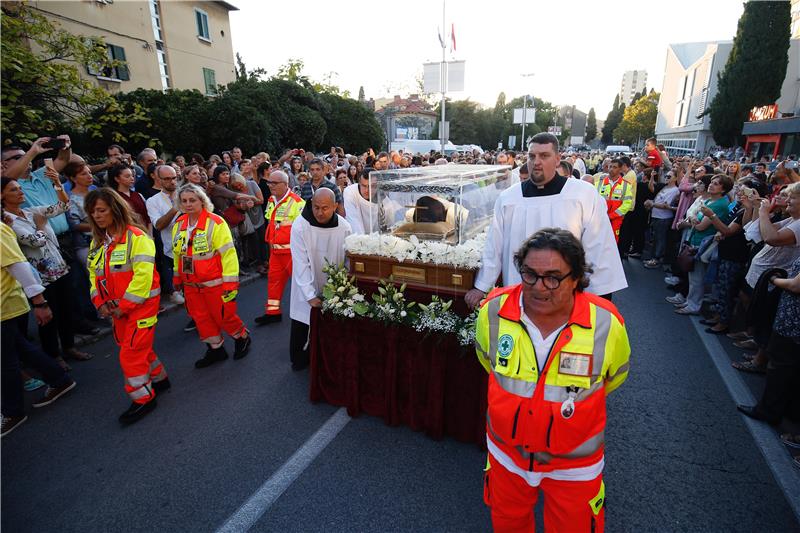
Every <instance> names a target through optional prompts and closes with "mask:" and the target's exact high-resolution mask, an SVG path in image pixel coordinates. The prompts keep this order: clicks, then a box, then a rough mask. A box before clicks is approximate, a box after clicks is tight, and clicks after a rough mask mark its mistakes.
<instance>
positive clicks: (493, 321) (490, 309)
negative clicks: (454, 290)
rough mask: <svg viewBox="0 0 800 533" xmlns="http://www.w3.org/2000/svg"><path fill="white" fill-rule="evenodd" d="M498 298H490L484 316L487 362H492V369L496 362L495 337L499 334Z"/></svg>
mask: <svg viewBox="0 0 800 533" xmlns="http://www.w3.org/2000/svg"><path fill="white" fill-rule="evenodd" d="M500 298H501V296H498V297H497V298H492V299H491V300H489V303H487V304H486V305H487V308H486V314H487V315H488V317H489V361H491V362H492V367H494V365H495V363H496V362H497V336H498V335H499V334H500V317H499V316H498V315H497V313H499V312H500Z"/></svg>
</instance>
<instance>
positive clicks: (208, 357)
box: [194, 344, 228, 368]
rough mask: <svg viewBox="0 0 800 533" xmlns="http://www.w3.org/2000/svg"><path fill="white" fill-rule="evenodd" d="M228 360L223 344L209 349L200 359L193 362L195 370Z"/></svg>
mask: <svg viewBox="0 0 800 533" xmlns="http://www.w3.org/2000/svg"><path fill="white" fill-rule="evenodd" d="M227 358H228V352H227V351H226V350H225V345H224V344H223V345H222V346H220V347H219V348H210V349H209V350H208V351H206V354H205V355H204V356H203V358H202V359H198V360H197V361H195V362H194V367H195V368H206V367H207V366H211V365H213V364H214V363H219V362H220V361H224V360H225V359H227Z"/></svg>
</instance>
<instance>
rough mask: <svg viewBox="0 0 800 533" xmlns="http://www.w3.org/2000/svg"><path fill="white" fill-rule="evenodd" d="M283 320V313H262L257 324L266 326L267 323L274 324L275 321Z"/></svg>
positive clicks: (257, 319)
mask: <svg viewBox="0 0 800 533" xmlns="http://www.w3.org/2000/svg"><path fill="white" fill-rule="evenodd" d="M281 320H283V315H266V314H265V315H261V316H260V317H257V318H256V321H255V322H256V324H257V325H259V326H264V325H266V324H273V323H275V322H280V321H281Z"/></svg>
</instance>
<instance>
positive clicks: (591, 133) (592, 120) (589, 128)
mask: <svg viewBox="0 0 800 533" xmlns="http://www.w3.org/2000/svg"><path fill="white" fill-rule="evenodd" d="M595 137H597V115H596V114H595V111H594V108H593V107H592V108H590V109H589V116H588V117H587V119H586V137H584V140H585V141H586V142H587V143H588V142H589V141H593V140H594V139H595Z"/></svg>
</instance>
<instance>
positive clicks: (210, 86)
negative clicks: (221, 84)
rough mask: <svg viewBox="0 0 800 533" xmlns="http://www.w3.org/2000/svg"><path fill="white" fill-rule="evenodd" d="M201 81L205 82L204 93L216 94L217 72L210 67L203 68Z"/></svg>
mask: <svg viewBox="0 0 800 533" xmlns="http://www.w3.org/2000/svg"><path fill="white" fill-rule="evenodd" d="M203 81H204V82H205V84H206V94H207V95H209V96H213V95H216V94H217V74H216V73H215V72H214V71H213V70H211V69H210V68H203Z"/></svg>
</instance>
